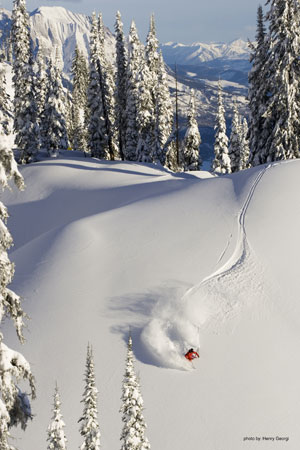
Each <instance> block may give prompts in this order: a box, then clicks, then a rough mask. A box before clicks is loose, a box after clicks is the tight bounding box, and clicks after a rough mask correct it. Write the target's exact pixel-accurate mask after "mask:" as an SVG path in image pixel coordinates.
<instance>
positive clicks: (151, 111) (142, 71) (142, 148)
mask: <svg viewBox="0 0 300 450" xmlns="http://www.w3.org/2000/svg"><path fill="white" fill-rule="evenodd" d="M152 81H153V79H152V75H151V72H150V70H149V67H148V64H147V62H146V60H145V57H144V55H143V54H142V53H141V55H140V67H139V71H138V73H137V77H136V82H137V90H138V97H137V102H136V122H137V129H138V143H137V149H136V154H137V160H138V161H141V162H147V163H151V162H153V161H154V159H157V158H156V157H154V148H155V138H154V133H155V104H154V97H153V93H152V91H151V86H152Z"/></svg>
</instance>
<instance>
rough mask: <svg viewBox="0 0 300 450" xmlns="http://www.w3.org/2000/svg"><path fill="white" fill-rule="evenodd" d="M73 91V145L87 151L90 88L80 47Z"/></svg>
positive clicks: (74, 72)
mask: <svg viewBox="0 0 300 450" xmlns="http://www.w3.org/2000/svg"><path fill="white" fill-rule="evenodd" d="M71 70H72V75H73V89H72V108H71V117H72V126H71V139H70V140H71V143H72V147H73V148H74V149H75V150H82V151H85V150H86V148H87V144H86V138H87V136H86V131H85V120H86V116H87V94H86V93H87V88H88V68H87V63H86V59H85V57H84V55H83V53H82V52H81V51H80V50H79V48H78V46H76V48H75V54H74V58H73V61H72V69H71Z"/></svg>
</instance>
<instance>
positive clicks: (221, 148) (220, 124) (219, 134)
mask: <svg viewBox="0 0 300 450" xmlns="http://www.w3.org/2000/svg"><path fill="white" fill-rule="evenodd" d="M215 130H216V133H215V145H214V151H215V159H214V160H213V163H212V169H213V171H214V172H217V173H231V167H230V158H229V156H228V137H227V136H226V122H225V109H224V105H223V91H222V87H221V83H220V82H219V93H218V112H217V117H216V125H215Z"/></svg>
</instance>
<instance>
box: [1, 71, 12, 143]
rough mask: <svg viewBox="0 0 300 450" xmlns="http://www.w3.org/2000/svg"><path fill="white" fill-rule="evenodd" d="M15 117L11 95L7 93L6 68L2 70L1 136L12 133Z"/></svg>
mask: <svg viewBox="0 0 300 450" xmlns="http://www.w3.org/2000/svg"><path fill="white" fill-rule="evenodd" d="M12 120H13V115H12V107H11V101H10V98H9V95H8V93H7V91H6V77H5V70H4V68H3V67H2V68H0V136H3V135H6V136H7V135H9V134H10V133H11V128H12V127H11V125H12Z"/></svg>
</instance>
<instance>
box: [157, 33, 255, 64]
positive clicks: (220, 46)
mask: <svg viewBox="0 0 300 450" xmlns="http://www.w3.org/2000/svg"><path fill="white" fill-rule="evenodd" d="M161 48H162V52H163V55H164V59H165V61H166V63H167V64H175V63H176V62H177V64H181V65H186V66H198V65H199V64H201V63H203V62H208V61H213V60H216V59H218V60H226V61H228V60H229V61H232V60H249V47H248V43H247V42H245V41H243V40H242V39H236V40H234V41H232V42H230V43H229V44H225V43H222V42H221V43H215V42H212V43H210V44H203V43H201V42H196V43H194V44H190V45H188V44H180V43H174V42H168V43H167V44H163V45H162V46H161Z"/></svg>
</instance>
